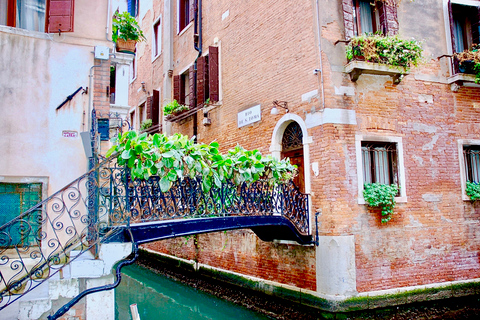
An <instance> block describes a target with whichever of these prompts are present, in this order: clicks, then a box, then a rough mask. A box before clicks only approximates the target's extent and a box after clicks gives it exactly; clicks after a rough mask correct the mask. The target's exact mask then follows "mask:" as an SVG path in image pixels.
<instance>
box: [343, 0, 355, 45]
mask: <svg viewBox="0 0 480 320" xmlns="http://www.w3.org/2000/svg"><path fill="white" fill-rule="evenodd" d="M342 8H343V24H344V25H345V39H346V40H350V39H351V38H352V37H354V36H355V21H354V10H355V4H354V0H342Z"/></svg>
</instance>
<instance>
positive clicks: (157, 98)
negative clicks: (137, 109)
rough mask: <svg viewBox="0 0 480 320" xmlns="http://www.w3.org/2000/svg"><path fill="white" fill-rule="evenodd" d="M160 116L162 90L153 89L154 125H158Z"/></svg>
mask: <svg viewBox="0 0 480 320" xmlns="http://www.w3.org/2000/svg"><path fill="white" fill-rule="evenodd" d="M159 117H160V91H158V90H153V95H152V125H157V124H158V121H159Z"/></svg>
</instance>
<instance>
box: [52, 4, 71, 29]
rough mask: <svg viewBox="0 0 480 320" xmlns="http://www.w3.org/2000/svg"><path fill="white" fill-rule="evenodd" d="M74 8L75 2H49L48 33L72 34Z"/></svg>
mask: <svg viewBox="0 0 480 320" xmlns="http://www.w3.org/2000/svg"><path fill="white" fill-rule="evenodd" d="M74 7H75V0H50V1H49V2H48V19H47V23H48V25H47V30H48V32H50V33H56V32H73V15H74Z"/></svg>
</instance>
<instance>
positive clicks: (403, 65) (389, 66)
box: [345, 35, 422, 84]
mask: <svg viewBox="0 0 480 320" xmlns="http://www.w3.org/2000/svg"><path fill="white" fill-rule="evenodd" d="M346 56H347V59H348V61H349V63H348V64H347V66H346V67H345V72H346V73H348V74H350V79H351V80H352V81H357V80H358V77H359V76H360V75H361V74H362V73H368V74H378V75H390V76H392V78H393V82H394V83H395V84H398V83H399V82H400V81H401V80H402V78H403V76H404V75H406V74H408V70H409V68H410V66H411V65H417V63H418V61H419V60H420V58H421V56H422V47H421V44H420V43H419V42H418V41H416V40H403V39H400V38H399V37H397V36H383V35H364V36H358V37H354V38H352V39H351V40H350V42H349V43H348V44H347V49H346Z"/></svg>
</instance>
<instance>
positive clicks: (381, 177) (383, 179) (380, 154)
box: [373, 147, 390, 184]
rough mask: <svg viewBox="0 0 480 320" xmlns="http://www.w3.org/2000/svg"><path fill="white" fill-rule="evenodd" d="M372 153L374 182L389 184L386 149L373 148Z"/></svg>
mask: <svg viewBox="0 0 480 320" xmlns="http://www.w3.org/2000/svg"><path fill="white" fill-rule="evenodd" d="M373 152H374V159H375V182H378V183H382V184H390V174H389V172H390V170H389V163H388V155H387V149H385V148H384V147H379V148H375V149H374V150H373Z"/></svg>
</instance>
